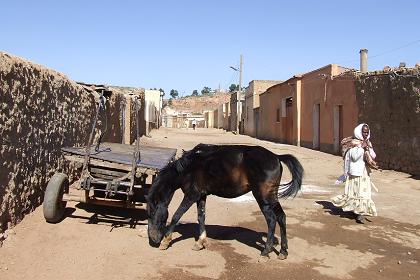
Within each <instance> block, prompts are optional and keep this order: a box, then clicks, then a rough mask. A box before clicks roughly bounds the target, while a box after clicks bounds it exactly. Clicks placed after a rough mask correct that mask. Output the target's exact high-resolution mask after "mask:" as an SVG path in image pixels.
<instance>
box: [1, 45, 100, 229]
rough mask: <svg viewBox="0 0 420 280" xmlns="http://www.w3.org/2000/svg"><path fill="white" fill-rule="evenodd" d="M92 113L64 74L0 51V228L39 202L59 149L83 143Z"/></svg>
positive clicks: (85, 96)
mask: <svg viewBox="0 0 420 280" xmlns="http://www.w3.org/2000/svg"><path fill="white" fill-rule="evenodd" d="M95 111H96V109H95V100H94V96H93V95H92V94H89V93H88V92H87V91H86V90H85V89H83V87H81V86H79V85H77V84H76V83H74V82H72V81H70V80H69V79H68V78H67V77H66V76H64V75H63V74H60V73H58V72H55V71H52V70H49V69H46V68H44V67H42V66H40V65H36V64H33V63H30V62H28V61H25V60H23V59H20V58H17V57H14V56H11V55H8V54H6V53H0V135H1V139H0V141H1V150H0V168H1V169H0V231H2V230H5V229H6V228H7V227H10V226H12V225H14V224H16V223H17V222H19V221H20V220H21V219H22V218H23V216H24V215H25V214H26V213H28V212H30V211H32V210H33V209H34V208H36V207H37V206H39V205H40V204H41V203H42V200H43V194H44V190H45V187H46V185H47V181H48V179H49V178H50V177H51V176H52V175H53V174H54V172H55V171H56V169H57V168H58V167H59V166H64V165H62V164H60V161H61V157H60V148H61V147H62V146H73V145H80V146H81V145H85V144H86V142H87V137H88V135H89V131H90V125H91V120H92V118H93V114H94V113H95Z"/></svg>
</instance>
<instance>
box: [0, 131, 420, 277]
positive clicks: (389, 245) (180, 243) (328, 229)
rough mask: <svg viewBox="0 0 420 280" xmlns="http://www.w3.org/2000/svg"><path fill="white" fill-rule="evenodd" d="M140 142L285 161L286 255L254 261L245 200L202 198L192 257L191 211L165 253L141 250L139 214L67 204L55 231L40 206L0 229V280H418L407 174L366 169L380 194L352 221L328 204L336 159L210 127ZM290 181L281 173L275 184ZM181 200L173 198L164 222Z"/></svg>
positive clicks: (417, 213) (413, 194)
mask: <svg viewBox="0 0 420 280" xmlns="http://www.w3.org/2000/svg"><path fill="white" fill-rule="evenodd" d="M142 141H143V143H145V144H149V145H153V146H162V147H163V146H164V147H174V148H177V149H178V151H179V152H180V151H181V149H190V148H192V147H193V146H194V145H196V144H198V143H232V144H237V143H245V144H252V145H261V146H264V147H266V148H268V149H270V150H272V151H273V152H275V153H278V154H280V153H292V154H294V155H295V156H296V157H297V158H298V159H299V160H300V161H301V162H302V164H303V166H304V168H305V177H304V184H303V187H302V191H301V192H300V193H299V195H298V196H297V197H296V198H295V199H288V200H282V201H281V204H282V206H283V208H284V209H285V212H286V215H287V226H288V227H287V229H288V238H289V258H288V259H287V260H283V261H281V260H278V259H277V258H276V254H275V253H271V255H270V259H269V260H265V261H263V262H262V261H261V259H260V258H259V254H260V250H261V248H262V246H263V244H264V240H265V233H266V230H267V226H266V223H265V220H264V218H263V216H262V214H261V212H260V211H259V209H258V206H257V204H256V202H255V201H254V199H253V197H252V195H250V194H248V195H245V196H242V197H240V198H237V199H231V200H228V199H222V198H218V197H209V198H208V199H207V212H206V222H207V233H208V236H209V240H210V246H209V247H208V248H207V249H205V250H202V251H198V252H197V251H193V250H191V248H192V246H193V244H194V240H195V238H196V237H197V230H198V229H197V227H196V210H195V207H192V208H191V209H190V210H189V211H188V212H187V213H186V215H184V217H183V218H182V219H181V222H180V224H179V225H178V227H177V228H176V234H175V239H174V242H173V243H172V245H171V247H170V248H169V249H168V250H166V251H160V250H158V249H156V248H151V247H149V245H148V241H147V238H146V235H145V229H146V227H145V225H146V223H147V220H146V217H145V213H144V211H141V210H139V211H121V210H118V209H112V208H102V207H91V206H84V205H81V204H76V203H72V204H68V205H67V207H68V208H67V217H66V218H65V219H64V220H63V221H62V222H61V223H59V224H47V223H46V222H45V221H44V219H43V216H42V207H39V208H37V209H36V211H34V212H33V213H32V214H30V215H28V216H26V217H25V219H24V220H23V221H22V222H21V223H20V224H19V225H18V226H16V227H15V228H14V229H12V230H9V231H8V232H7V234H8V236H7V239H6V240H5V241H4V242H3V246H2V248H0V275H1V276H0V278H1V279H2V280H5V279H46V280H52V279H171V280H173V279H419V278H420V265H419V262H420V209H419V207H418V201H419V198H420V182H419V181H418V180H417V179H415V178H413V177H412V176H410V175H408V174H405V173H399V172H394V171H387V170H385V171H383V172H379V171H375V172H374V174H373V176H372V178H373V181H374V182H375V184H376V186H377V187H378V188H379V193H374V194H373V199H374V201H375V203H376V206H377V208H378V213H379V216H378V217H374V218H371V219H370V221H367V222H366V223H365V224H357V223H356V222H355V220H354V219H353V217H352V216H351V215H347V214H346V213H343V212H342V211H341V210H340V209H337V208H334V207H333V206H332V205H331V204H330V203H329V198H330V197H332V196H334V195H337V194H341V193H342V192H343V186H336V185H334V181H335V179H336V177H338V175H340V172H341V169H342V168H341V164H342V161H341V158H340V157H338V156H334V155H329V154H325V153H321V152H318V151H313V150H310V149H305V148H299V147H295V146H289V145H283V144H276V143H271V142H266V141H261V140H257V139H253V138H250V137H248V136H243V135H234V134H232V133H229V132H223V131H221V130H216V129H197V130H195V131H193V130H186V129H184V130H176V129H163V128H162V129H160V130H159V131H153V132H152V137H151V138H143V139H142ZM373 142H374V139H373ZM379 156H380V155H379ZM289 178H290V177H289V174H287V173H286V174H285V176H284V180H285V181H287V180H288V179H289ZM181 198H182V193H179V192H177V193H176V194H175V197H174V200H173V201H172V203H171V205H170V215H171V214H172V213H173V211H174V209H175V208H176V206H177V205H178V203H179V202H180V199H181ZM131 217H135V218H137V219H139V222H138V223H137V225H136V228H135V229H132V228H130V226H129V224H128V221H129V220H130V218H131ZM277 234H278V228H277ZM277 249H278V247H277Z"/></svg>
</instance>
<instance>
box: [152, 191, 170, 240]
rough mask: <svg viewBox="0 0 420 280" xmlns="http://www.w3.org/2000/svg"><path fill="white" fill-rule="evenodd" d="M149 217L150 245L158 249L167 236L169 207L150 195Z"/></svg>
mask: <svg viewBox="0 0 420 280" xmlns="http://www.w3.org/2000/svg"><path fill="white" fill-rule="evenodd" d="M147 216H148V221H147V223H148V228H147V233H148V236H149V244H150V246H152V247H158V246H159V244H160V242H161V241H162V239H163V236H164V234H165V228H166V221H167V220H168V206H167V205H165V203H164V201H160V202H159V201H156V199H155V198H153V197H151V196H150V195H149V196H148V197H147Z"/></svg>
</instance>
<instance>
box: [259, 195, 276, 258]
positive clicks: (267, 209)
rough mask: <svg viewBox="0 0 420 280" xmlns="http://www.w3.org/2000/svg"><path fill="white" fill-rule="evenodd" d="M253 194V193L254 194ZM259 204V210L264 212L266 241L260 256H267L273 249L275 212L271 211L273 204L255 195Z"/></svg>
mask: <svg viewBox="0 0 420 280" xmlns="http://www.w3.org/2000/svg"><path fill="white" fill-rule="evenodd" d="M254 196H255V195H254ZM255 197H256V199H257V202H258V205H259V206H260V209H261V212H262V213H263V214H264V217H265V221H266V222H267V226H268V231H267V241H266V243H265V247H264V250H263V251H262V252H261V256H263V257H268V254H269V253H270V252H272V251H273V248H274V231H275V229H276V222H277V219H276V214H275V213H274V211H273V205H272V203H270V202H269V201H267V200H266V199H261V198H258V197H257V196H255Z"/></svg>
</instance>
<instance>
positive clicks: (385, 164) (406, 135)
mask: <svg viewBox="0 0 420 280" xmlns="http://www.w3.org/2000/svg"><path fill="white" fill-rule="evenodd" d="M356 99H357V104H358V107H359V116H358V119H359V122H365V123H368V124H369V125H370V128H371V134H372V143H373V145H374V148H375V151H376V153H377V154H378V158H377V159H378V161H379V164H380V166H381V167H382V168H385V169H394V170H399V171H403V172H408V173H411V174H415V175H420V69H419V68H414V69H406V68H402V69H394V70H393V71H388V72H385V71H381V72H371V73H366V74H360V75H358V76H357V77H356Z"/></svg>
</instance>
